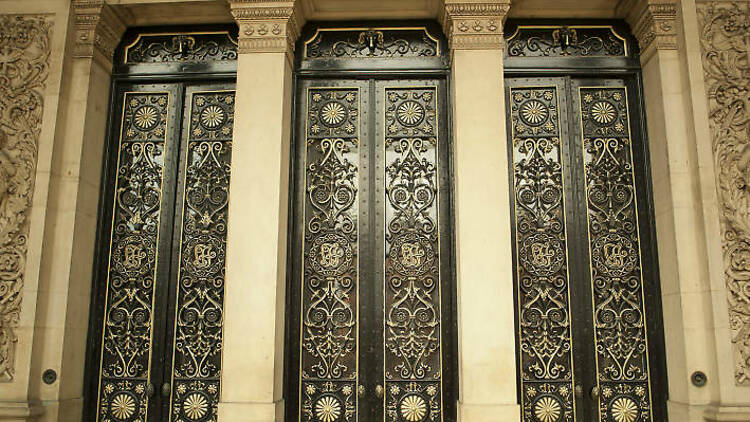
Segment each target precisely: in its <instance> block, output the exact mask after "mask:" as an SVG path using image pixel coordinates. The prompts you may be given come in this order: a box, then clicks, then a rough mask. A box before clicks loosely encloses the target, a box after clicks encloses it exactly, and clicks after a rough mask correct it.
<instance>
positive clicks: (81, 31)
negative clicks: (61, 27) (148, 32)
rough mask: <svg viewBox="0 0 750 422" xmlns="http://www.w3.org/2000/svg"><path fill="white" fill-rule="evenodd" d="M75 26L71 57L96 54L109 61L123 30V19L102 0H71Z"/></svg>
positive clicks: (85, 56)
mask: <svg viewBox="0 0 750 422" xmlns="http://www.w3.org/2000/svg"><path fill="white" fill-rule="evenodd" d="M73 11H74V15H75V16H74V24H75V29H76V35H75V37H76V39H75V46H74V48H73V57H78V58H93V57H94V56H95V53H99V54H100V55H101V57H102V58H103V59H104V60H105V62H106V63H109V64H111V63H112V55H113V54H114V51H115V47H117V43H119V42H120V37H122V34H123V33H124V32H125V28H126V24H125V19H124V17H123V16H121V15H120V14H119V13H117V11H115V9H114V8H112V7H111V6H110V5H108V4H107V2H106V1H104V0H74V1H73Z"/></svg>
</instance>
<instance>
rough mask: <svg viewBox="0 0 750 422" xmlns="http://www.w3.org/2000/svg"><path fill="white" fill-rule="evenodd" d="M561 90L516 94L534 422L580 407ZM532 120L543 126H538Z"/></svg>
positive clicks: (525, 358)
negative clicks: (575, 394) (575, 376)
mask: <svg viewBox="0 0 750 422" xmlns="http://www.w3.org/2000/svg"><path fill="white" fill-rule="evenodd" d="M557 95H558V92H557V88H556V87H555V86H550V87H543V86H541V87H519V88H515V87H514V88H511V92H510V110H511V111H510V113H511V115H510V119H511V124H512V128H513V131H512V142H513V151H512V154H513V155H512V162H513V183H514V208H513V209H514V214H515V231H514V235H515V242H516V245H517V247H516V251H517V252H516V256H515V259H516V267H517V275H516V277H517V292H516V295H517V302H518V311H517V313H518V335H519V341H520V353H519V358H520V367H519V371H520V379H521V391H523V392H524V394H522V408H523V420H524V421H534V422H536V421H540V422H552V421H555V422H557V421H572V420H573V412H574V403H573V397H572V395H571V394H570V391H572V389H573V369H572V365H573V357H572V338H571V335H572V333H571V325H570V283H569V279H568V256H567V231H566V226H567V224H566V221H565V206H566V204H565V201H564V195H563V179H564V175H563V165H562V157H563V147H562V145H561V142H560V138H559V137H558V134H559V131H560V128H559V125H560V123H559V121H558V115H557V109H558V106H557V103H558V99H557ZM529 110H536V112H533V113H531V112H529ZM525 112H526V114H528V116H526V115H525V114H524V113H525ZM542 116H543V119H542ZM544 122H548V123H550V124H551V125H550V127H549V128H545V127H544V126H542V124H543V123H544ZM532 124H534V125H536V128H537V129H539V130H532V129H535V128H532V127H531V125H532ZM540 392H545V394H546V395H544V396H540V395H538V394H539V393H540Z"/></svg>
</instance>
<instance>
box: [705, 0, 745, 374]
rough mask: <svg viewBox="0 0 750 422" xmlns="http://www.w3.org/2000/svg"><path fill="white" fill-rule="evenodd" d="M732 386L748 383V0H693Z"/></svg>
mask: <svg viewBox="0 0 750 422" xmlns="http://www.w3.org/2000/svg"><path fill="white" fill-rule="evenodd" d="M696 5H697V8H698V20H699V27H700V42H701V50H702V53H703V73H704V77H705V81H706V83H705V86H706V94H707V96H708V107H709V114H708V118H709V126H710V129H711V136H712V138H713V139H712V146H713V158H714V169H715V173H716V186H717V187H716V189H717V194H718V202H719V219H720V224H721V242H722V253H723V257H724V281H725V284H726V290H727V307H728V311H729V329H730V331H731V333H732V349H733V352H734V368H735V369H734V377H735V383H736V384H737V385H744V386H750V329H748V327H750V193H749V192H750V191H749V190H748V189H749V188H748V186H750V160H748V156H749V155H748V151H750V93H749V92H748V87H750V52H749V50H748V40H747V34H748V33H749V32H750V4H748V3H747V2H740V1H710V2H697V4H696Z"/></svg>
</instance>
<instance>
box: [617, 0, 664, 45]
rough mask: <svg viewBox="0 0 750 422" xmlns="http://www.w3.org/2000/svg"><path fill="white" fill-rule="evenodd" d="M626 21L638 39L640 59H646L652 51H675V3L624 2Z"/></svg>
mask: <svg viewBox="0 0 750 422" xmlns="http://www.w3.org/2000/svg"><path fill="white" fill-rule="evenodd" d="M620 9H621V10H624V11H629V12H627V13H626V17H627V21H628V23H630V26H631V27H632V28H633V35H635V37H636V38H637V39H638V45H639V46H640V48H641V57H642V58H646V59H647V58H648V57H650V56H651V53H652V51H654V50H676V49H677V23H676V19H677V4H676V2H675V1H673V0H672V1H663V0H662V1H661V2H656V1H647V0H641V1H637V2H636V1H626V2H623V3H622V4H621V7H620Z"/></svg>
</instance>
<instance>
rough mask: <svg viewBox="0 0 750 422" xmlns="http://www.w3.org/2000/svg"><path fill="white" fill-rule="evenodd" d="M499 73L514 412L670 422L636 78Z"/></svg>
mask: <svg viewBox="0 0 750 422" xmlns="http://www.w3.org/2000/svg"><path fill="white" fill-rule="evenodd" d="M506 83H507V98H506V101H507V103H506V104H507V122H508V126H509V127H508V132H509V151H510V155H511V157H510V162H511V170H510V171H511V180H512V183H513V191H512V193H513V198H512V201H511V202H512V207H513V225H514V227H513V228H514V231H513V234H514V257H515V270H516V271H515V276H516V280H515V290H516V291H515V293H516V306H517V307H516V323H517V346H518V348H517V350H518V359H519V362H518V368H519V369H518V370H519V384H520V386H519V390H520V391H519V395H520V402H521V405H522V420H523V421H527V422H559V421H566V422H570V421H581V422H583V421H587V422H588V421H602V422H604V421H606V422H646V421H655V420H664V419H663V417H664V415H663V413H662V407H661V406H662V404H663V401H662V400H663V399H662V397H663V395H662V393H661V391H660V384H659V381H658V380H656V378H658V377H655V376H653V375H652V373H653V372H654V368H655V362H656V358H657V357H658V356H654V355H657V353H655V350H657V349H655V347H654V346H655V345H656V344H658V341H657V342H651V343H654V344H651V343H650V341H649V340H650V339H651V338H653V337H654V336H655V335H657V333H658V331H659V330H660V329H661V326H660V325H659V324H658V323H657V321H659V320H660V315H659V312H660V309H659V300H658V296H659V294H658V292H659V290H658V285H657V281H656V280H655V276H654V274H655V273H654V268H653V267H654V261H653V258H652V257H653V256H654V254H653V250H652V249H651V245H652V237H651V230H652V229H651V228H650V226H649V222H650V221H651V219H652V218H651V212H650V210H649V209H648V207H647V206H646V204H648V201H647V199H649V198H648V193H647V192H646V186H647V185H648V183H647V174H648V172H647V170H646V157H645V148H644V145H643V141H644V139H643V137H642V135H641V134H642V133H643V129H642V122H641V120H640V102H639V100H638V95H639V87H638V85H637V80H636V79H635V78H607V79H590V78H575V77H559V78H554V77H550V78H511V79H506ZM655 338H657V339H658V336H656V337H655Z"/></svg>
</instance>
